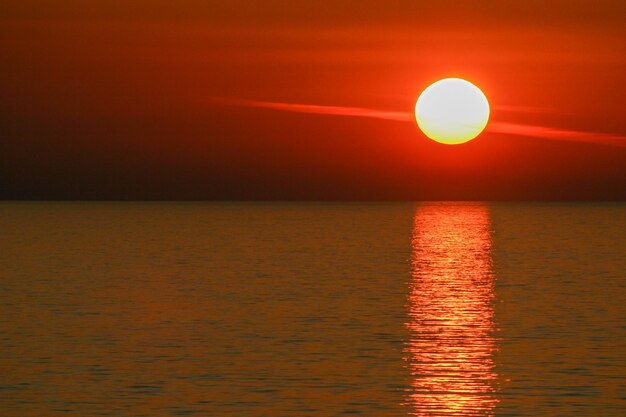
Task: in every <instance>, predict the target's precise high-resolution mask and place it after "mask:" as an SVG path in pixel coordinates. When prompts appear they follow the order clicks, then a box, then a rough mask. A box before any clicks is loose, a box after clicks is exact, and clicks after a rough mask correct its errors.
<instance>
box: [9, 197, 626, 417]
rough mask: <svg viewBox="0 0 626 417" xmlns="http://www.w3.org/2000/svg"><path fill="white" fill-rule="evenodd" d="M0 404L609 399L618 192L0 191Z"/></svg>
mask: <svg viewBox="0 0 626 417" xmlns="http://www.w3.org/2000/svg"><path fill="white" fill-rule="evenodd" d="M0 231H1V232H2V236H1V237H0V266H1V269H0V284H1V285H2V287H1V288H2V290H1V291H0V415H1V416H6V417H12V416H16V417H18V416H19V417H22V416H26V417H28V416H37V417H39V416H41V417H47V416H68V415H76V416H87V417H89V416H157V417H158V416H178V415H198V416H226V417H228V416H238V417H239V416H268V417H272V416H297V417H301V416H302V417H303V416H313V417H321V416H324V417H325V416H342V415H364V416H376V417H385V416H570V415H580V416H609V417H610V416H620V417H622V416H624V415H626V378H625V375H626V321H625V319H626V307H625V306H626V205H625V204H488V203H419V204H418V203H396V204H383V203H370V204H356V203H355V204H339V203H329V204H322V203H319V204H315V203H312V204H309V203H300V204H298V203H275V204H268V203H265V204H260V203H241V204H240V203H214V204H211V203H207V204H200V203H198V204H192V203H180V204H175V203H1V204H0Z"/></svg>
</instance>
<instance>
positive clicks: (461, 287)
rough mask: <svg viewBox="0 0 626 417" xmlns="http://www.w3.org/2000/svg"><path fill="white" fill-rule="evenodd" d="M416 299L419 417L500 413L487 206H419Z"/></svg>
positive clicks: (412, 311)
mask: <svg viewBox="0 0 626 417" xmlns="http://www.w3.org/2000/svg"><path fill="white" fill-rule="evenodd" d="M411 271H412V273H411V282H410V289H409V297H408V310H409V311H408V314H409V321H408V322H407V324H406V325H407V327H408V329H409V331H410V338H409V341H408V343H407V346H406V348H405V350H406V359H407V361H408V364H409V369H410V371H411V374H412V376H413V379H412V384H411V389H410V392H409V393H408V396H407V402H408V406H409V407H410V410H411V411H410V414H411V415H413V416H479V415H480V416H492V415H493V414H494V410H495V406H496V402H497V399H496V398H495V390H496V385H495V383H496V381H495V380H496V377H497V375H496V373H495V370H494V360H493V353H494V351H495V349H496V345H495V337H494V330H495V329H494V312H493V306H492V303H493V298H494V274H493V271H492V262H491V230H490V221H489V212H488V209H487V207H485V206H484V205H479V204H455V205H449V204H431V205H423V206H420V207H418V209H417V211H416V213H415V218H414V226H413V236H412V269H411Z"/></svg>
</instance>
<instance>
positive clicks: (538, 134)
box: [486, 122, 626, 146]
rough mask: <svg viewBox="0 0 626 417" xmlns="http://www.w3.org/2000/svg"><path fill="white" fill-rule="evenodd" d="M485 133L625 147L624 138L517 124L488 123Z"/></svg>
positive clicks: (625, 137) (625, 139)
mask: <svg viewBox="0 0 626 417" xmlns="http://www.w3.org/2000/svg"><path fill="white" fill-rule="evenodd" d="M486 131H487V132H491V133H501V134H505V135H515V136H526V137H533V138H541V139H551V140H564V141H570V142H584V143H595V144H600V145H612V146H626V136H622V135H611V134H608V133H598V132H583V131H578V130H567V129H556V128H552V127H544V126H533V125H526V124H518V123H506V122H490V123H489V124H488V125H487V128H486Z"/></svg>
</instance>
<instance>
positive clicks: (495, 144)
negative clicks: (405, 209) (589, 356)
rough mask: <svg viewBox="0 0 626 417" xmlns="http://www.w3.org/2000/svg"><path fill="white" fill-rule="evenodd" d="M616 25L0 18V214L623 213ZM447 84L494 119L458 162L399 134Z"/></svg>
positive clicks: (59, 8) (507, 7) (458, 9)
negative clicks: (111, 208) (293, 209)
mask: <svg viewBox="0 0 626 417" xmlns="http://www.w3.org/2000/svg"><path fill="white" fill-rule="evenodd" d="M178 3H184V4H183V5H181V4H178ZM624 16H626V3H624V2H623V1H613V2H610V1H594V2H591V1H560V0H557V1H550V2H544V1H532V0H531V1H519V2H499V1H481V2H453V1H446V0H444V1H437V2H432V3H428V2H418V1H396V2H380V1H370V0H365V1H359V2H356V1H332V2H305V1H299V0H295V1H232V0H231V1H228V2H227V1H224V2H206V1H196V0H190V1H185V2H170V1H164V0H153V1H147V0H140V1H112V0H106V1H105V0H91V1H88V2H87V1H85V2H75V1H69V0H60V1H50V0H40V1H34V0H5V1H4V2H3V6H2V9H1V10H0V52H1V53H2V56H3V65H2V66H0V89H1V91H2V94H0V108H1V109H2V112H1V113H0V125H1V126H2V135H1V136H2V137H1V138H0V155H1V156H0V158H1V159H0V161H1V164H0V198H61V199H64V198H70V199H72V198H77V199H83V198H86V199H91V198H113V199H118V198H121V199H136V198H139V199H141V198H148V199H154V198H156V199H169V198H173V199H557V200H558V199H626V119H625V117H624V116H625V115H626V111H625V110H626V107H625V104H624V97H625V96H626V94H625V93H626V81H625V78H624V74H625V73H626V52H624V51H626V25H624ZM450 76H457V77H462V78H466V79H468V80H470V81H472V82H474V83H475V84H477V85H478V86H480V87H481V88H482V89H483V91H484V92H485V93H486V95H487V97H488V98H489V100H490V102H491V105H492V116H491V123H490V125H489V127H488V131H486V132H485V133H483V134H482V135H481V136H480V137H479V138H478V139H476V140H475V141H472V142H470V143H468V144H465V145H461V146H456V147H449V146H444V145H438V144H436V143H432V142H431V141H429V140H428V139H426V138H425V136H423V134H421V133H420V132H419V131H418V129H417V127H416V125H415V123H413V122H411V121H409V122H407V121H405V120H402V117H403V115H407V114H408V115H410V113H411V111H412V109H413V106H414V103H415V100H416V98H417V96H418V94H419V92H420V91H421V90H422V89H423V88H425V87H426V86H427V85H429V84H430V83H432V82H433V81H436V80H437V79H440V78H445V77H450ZM398 115H399V117H396V116H398Z"/></svg>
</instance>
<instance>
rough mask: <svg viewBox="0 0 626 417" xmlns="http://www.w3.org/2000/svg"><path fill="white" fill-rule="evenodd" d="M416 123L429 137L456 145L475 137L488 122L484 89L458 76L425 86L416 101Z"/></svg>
mask: <svg viewBox="0 0 626 417" xmlns="http://www.w3.org/2000/svg"><path fill="white" fill-rule="evenodd" d="M415 118H416V120H417V125H418V126H419V128H420V129H421V130H422V132H424V134H425V135H426V136H428V137H429V138H430V139H432V140H434V141H436V142H439V143H445V144H447V145H457V144H460V143H465V142H467V141H470V140H472V139H474V138H475V137H476V136H478V135H479V134H480V133H481V132H482V131H483V129H485V127H486V126H487V122H488V121H489V102H488V101H487V97H486V96H485V94H483V92H482V91H481V90H480V89H479V88H478V87H476V86H475V85H474V84H472V83H470V82H469V81H466V80H463V79H461V78H445V79H443V80H439V81H437V82H435V83H433V84H431V85H430V86H428V88H426V89H425V90H424V91H423V92H422V94H420V96H419V98H418V99H417V103H416V104H415Z"/></svg>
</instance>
